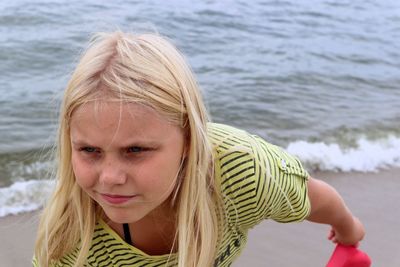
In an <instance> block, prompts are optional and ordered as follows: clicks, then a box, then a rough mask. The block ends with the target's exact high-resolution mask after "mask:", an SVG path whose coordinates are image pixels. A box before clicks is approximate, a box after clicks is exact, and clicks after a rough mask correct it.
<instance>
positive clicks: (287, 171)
mask: <svg viewBox="0 0 400 267" xmlns="http://www.w3.org/2000/svg"><path fill="white" fill-rule="evenodd" d="M254 138H255V141H256V142H257V144H258V145H259V147H258V148H256V150H258V151H257V152H256V153H255V154H256V158H257V160H256V163H255V164H256V165H257V167H256V168H258V169H259V174H260V175H259V176H258V179H260V181H259V183H260V185H259V187H260V188H262V189H263V191H264V192H265V193H262V194H260V196H259V197H260V203H262V204H261V205H260V207H258V208H261V209H263V210H265V212H264V214H263V215H264V219H273V220H275V221H277V222H283V223H285V222H294V221H302V220H304V219H305V218H307V216H308V215H309V212H310V202H309V199H308V190H307V180H308V177H309V174H308V172H307V171H306V170H305V169H304V168H303V166H302V164H301V162H300V161H299V160H298V159H297V158H296V157H294V156H292V155H290V154H288V153H287V152H286V151H285V150H283V149H282V148H280V147H278V146H274V145H271V144H268V143H267V142H265V141H264V140H262V139H261V138H259V137H254ZM263 169H265V170H263ZM264 203H265V204H264Z"/></svg>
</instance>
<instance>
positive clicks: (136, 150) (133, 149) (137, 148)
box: [128, 146, 147, 153]
mask: <svg viewBox="0 0 400 267" xmlns="http://www.w3.org/2000/svg"><path fill="white" fill-rule="evenodd" d="M146 150H147V148H144V147H140V146H132V147H130V148H128V153H140V152H144V151H146Z"/></svg>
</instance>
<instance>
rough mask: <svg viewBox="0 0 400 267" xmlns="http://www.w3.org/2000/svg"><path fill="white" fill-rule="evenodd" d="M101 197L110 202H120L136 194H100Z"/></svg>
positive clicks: (126, 200)
mask: <svg viewBox="0 0 400 267" xmlns="http://www.w3.org/2000/svg"><path fill="white" fill-rule="evenodd" d="M100 195H101V197H102V198H103V199H104V200H105V201H106V202H108V203H110V204H122V203H125V202H128V201H129V200H131V199H133V198H134V197H135V196H136V195H131V196H124V195H112V194H100Z"/></svg>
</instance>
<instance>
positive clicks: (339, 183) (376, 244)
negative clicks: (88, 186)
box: [0, 169, 400, 267]
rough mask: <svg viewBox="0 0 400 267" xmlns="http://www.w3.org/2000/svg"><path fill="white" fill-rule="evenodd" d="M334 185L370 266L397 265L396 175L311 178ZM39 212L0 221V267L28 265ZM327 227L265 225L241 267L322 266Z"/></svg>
mask: <svg viewBox="0 0 400 267" xmlns="http://www.w3.org/2000/svg"><path fill="white" fill-rule="evenodd" d="M313 176H314V177H318V178H321V179H323V180H325V181H327V182H328V183H330V184H331V185H333V186H334V187H335V188H336V189H337V190H338V191H339V192H340V193H341V195H342V196H343V198H344V199H345V201H346V203H347V204H348V206H349V207H350V208H351V210H352V211H353V212H354V213H355V214H356V215H357V216H358V217H359V218H360V219H361V220H362V221H363V223H364V224H365V227H366V230H367V235H366V237H365V239H364V241H363V242H362V243H361V246H360V248H361V249H362V250H364V251H365V252H367V253H368V254H369V255H370V256H371V258H372V261H373V265H372V266H377V267H380V266H381V267H399V266H400V170H399V169H392V170H386V171H381V172H378V173H367V174H365V173H331V172H329V173H314V174H313ZM37 214H38V213H37V212H33V213H25V214H21V215H16V216H8V217H5V218H0V237H1V242H0V259H1V260H0V267H3V266H4V267H14V266H15V267H20V266H21V267H22V266H31V264H30V261H31V258H32V254H33V244H34V239H35V235H36V227H37V221H38V219H37ZM328 230H329V227H328V226H325V225H317V224H312V223H309V222H303V223H292V224H278V223H275V222H273V221H265V222H264V223H262V224H260V225H258V226H257V227H255V228H254V229H252V230H251V231H250V234H249V241H248V245H247V247H246V249H245V251H244V252H243V253H242V255H241V256H240V257H239V258H238V260H237V261H236V262H235V263H234V264H233V266H234V267H239V266H252V267H257V266H271V267H293V266H300V267H303V266H304V267H320V266H321V267H323V266H325V264H326V262H327V260H328V259H329V257H330V255H331V253H332V251H333V249H334V245H333V244H331V243H330V242H329V241H328V240H327V239H326V235H327V233H328Z"/></svg>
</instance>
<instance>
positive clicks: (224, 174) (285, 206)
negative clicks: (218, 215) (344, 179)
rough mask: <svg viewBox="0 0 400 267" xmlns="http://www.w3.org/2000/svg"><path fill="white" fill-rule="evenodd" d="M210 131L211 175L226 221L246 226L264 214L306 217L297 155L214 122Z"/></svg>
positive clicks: (304, 184) (283, 219)
mask: <svg viewBox="0 0 400 267" xmlns="http://www.w3.org/2000/svg"><path fill="white" fill-rule="evenodd" d="M211 136H212V139H213V144H214V146H215V147H216V151H217V153H216V164H215V169H216V172H215V175H216V178H217V179H218V180H219V182H220V186H221V194H222V197H223V199H224V204H225V211H226V216H227V217H228V220H229V222H230V223H231V224H235V225H236V226H240V227H242V228H251V227H253V226H254V225H256V224H258V223H259V222H260V221H262V220H264V219H273V220H275V221H278V222H294V221H302V220H304V219H305V218H306V217H307V216H308V214H309V210H310V203H309V200H308V195H307V179H308V173H307V171H306V170H305V169H304V168H303V167H302V165H301V163H300V161H299V160H298V159H297V158H296V157H294V156H291V155H289V154H288V153H286V152H285V151H284V150H283V149H281V148H280V147H278V146H274V145H272V144H269V143H267V142H266V141H264V140H263V139H261V138H260V137H258V136H254V135H250V134H248V133H247V132H245V131H241V130H238V129H236V128H233V127H229V126H218V127H216V126H215V128H214V129H213V132H212V135H211Z"/></svg>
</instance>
